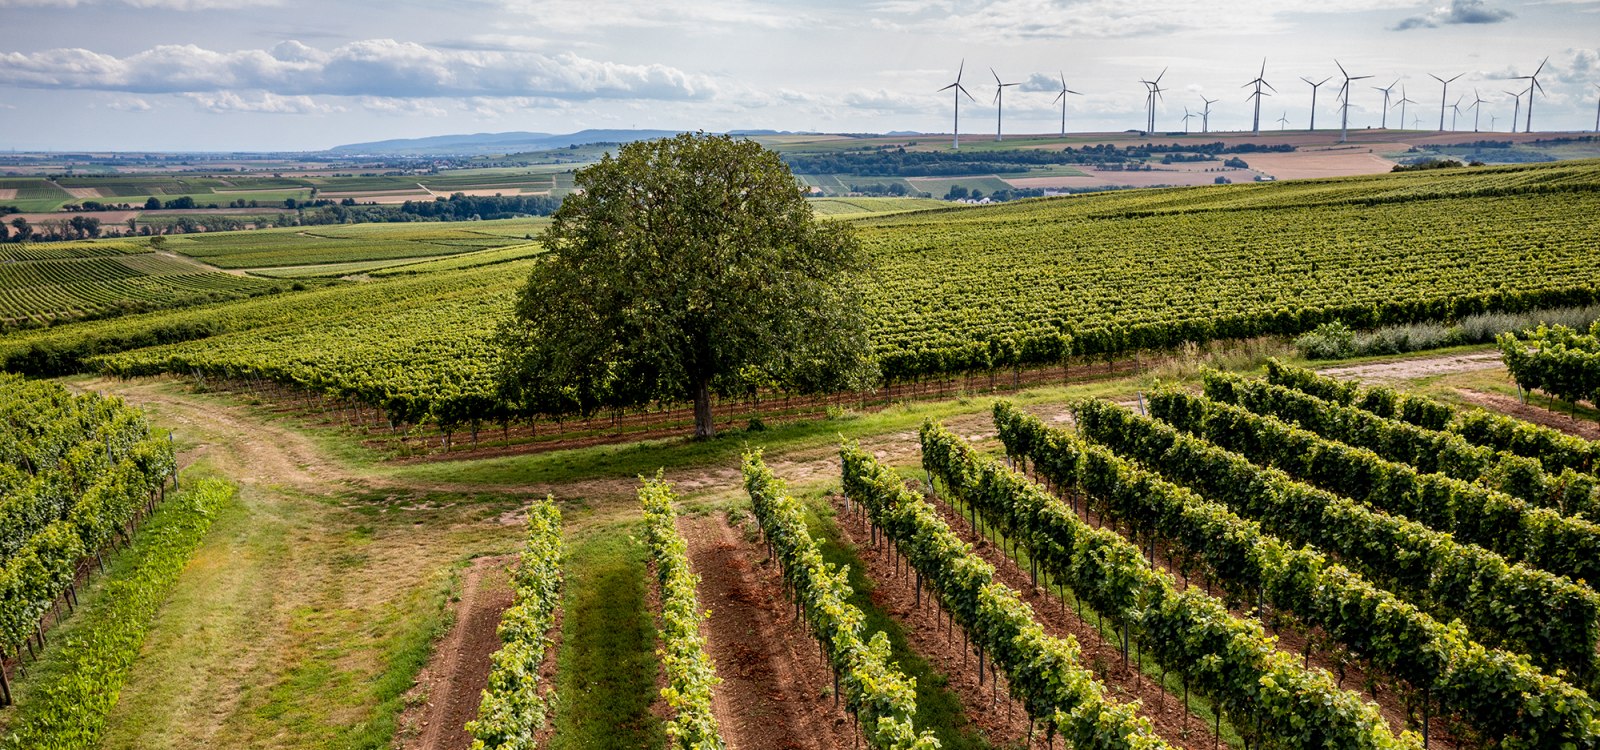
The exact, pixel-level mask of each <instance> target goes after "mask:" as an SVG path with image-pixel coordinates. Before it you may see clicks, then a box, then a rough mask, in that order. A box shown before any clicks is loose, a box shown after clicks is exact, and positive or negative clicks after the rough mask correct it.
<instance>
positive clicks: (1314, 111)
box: [1286, 76, 1333, 130]
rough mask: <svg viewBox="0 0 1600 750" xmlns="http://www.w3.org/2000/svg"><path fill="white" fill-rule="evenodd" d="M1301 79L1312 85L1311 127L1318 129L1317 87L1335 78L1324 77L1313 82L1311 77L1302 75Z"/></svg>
mask: <svg viewBox="0 0 1600 750" xmlns="http://www.w3.org/2000/svg"><path fill="white" fill-rule="evenodd" d="M1300 80H1302V81H1305V82H1306V83H1307V84H1310V86H1311V129H1312V130H1316V129H1317V88H1318V87H1319V86H1321V85H1322V84H1324V83H1327V82H1328V81H1331V80H1333V79H1332V78H1324V79H1322V80H1320V81H1317V82H1315V83H1312V81H1311V79H1310V78H1306V77H1305V76H1301V77H1300ZM1286 114H1287V113H1286Z"/></svg>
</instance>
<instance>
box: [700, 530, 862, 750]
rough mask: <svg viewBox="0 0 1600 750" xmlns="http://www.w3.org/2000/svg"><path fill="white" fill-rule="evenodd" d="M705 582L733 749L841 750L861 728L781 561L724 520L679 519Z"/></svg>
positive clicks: (722, 707)
mask: <svg viewBox="0 0 1600 750" xmlns="http://www.w3.org/2000/svg"><path fill="white" fill-rule="evenodd" d="M679 527H680V528H681V529H682V531H683V536H684V540H685V541H687V542H688V544H689V559H690V563H691V565H693V567H694V569H695V571H696V572H698V573H699V575H700V576H701V578H700V588H699V596H700V606H701V607H702V608H708V609H709V610H710V617H709V618H708V619H707V620H706V621H705V623H704V624H703V625H702V626H701V630H702V632H703V633H704V634H705V637H706V652H707V653H708V654H710V656H711V659H712V661H713V662H715V663H716V666H717V676H718V677H721V678H722V683H721V684H719V685H717V687H716V689H715V691H714V693H713V696H712V709H713V711H714V712H715V713H716V716H717V721H718V723H719V724H720V725H721V728H722V736H723V738H724V739H725V740H727V743H728V748H729V750H842V749H843V748H848V747H851V745H852V740H853V733H854V727H853V725H852V724H851V722H850V719H849V718H848V715H847V714H846V713H845V711H844V709H843V708H842V707H840V708H835V707H834V703H833V700H832V699H831V698H825V697H824V693H825V692H831V691H832V689H833V677H832V673H831V672H830V671H829V668H828V665H827V662H825V661H824V660H823V658H822V655H821V654H820V653H818V651H817V647H816V641H814V640H813V639H812V638H811V637H810V635H809V633H808V632H806V626H805V623H804V621H803V620H801V621H797V620H796V619H795V618H794V617H793V609H792V608H791V607H790V605H789V602H788V600H787V599H786V598H785V597H784V594H783V585H782V579H781V578H780V577H779V574H778V571H777V569H776V566H775V565H773V564H772V563H770V562H764V561H762V559H761V558H762V557H763V555H762V554H761V550H760V548H759V547H757V546H756V545H755V544H753V543H749V542H746V541H744V540H743V539H741V538H740V534H739V532H738V531H736V530H735V529H734V528H733V527H731V526H729V525H728V523H727V521H726V519H725V518H724V517H722V516H720V515H718V516H704V517H699V518H685V519H682V520H681V521H680V522H679Z"/></svg>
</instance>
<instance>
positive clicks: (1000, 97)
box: [989, 68, 1017, 143]
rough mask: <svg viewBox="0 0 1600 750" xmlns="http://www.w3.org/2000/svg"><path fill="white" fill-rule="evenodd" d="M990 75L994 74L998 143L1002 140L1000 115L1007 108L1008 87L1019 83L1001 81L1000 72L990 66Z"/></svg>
mask: <svg viewBox="0 0 1600 750" xmlns="http://www.w3.org/2000/svg"><path fill="white" fill-rule="evenodd" d="M989 75H992V76H994V140H995V142H996V143H999V142H1000V133H1001V131H1000V115H1001V114H1003V112H1002V110H1003V109H1005V106H1006V103H1005V93H1006V87H1007V86H1016V85H1017V84H1015V83H1001V82H1000V74H999V73H996V72H994V68H990V69H989Z"/></svg>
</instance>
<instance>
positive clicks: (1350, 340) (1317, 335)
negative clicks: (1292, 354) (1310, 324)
mask: <svg viewBox="0 0 1600 750" xmlns="http://www.w3.org/2000/svg"><path fill="white" fill-rule="evenodd" d="M1355 342H1356V332H1355V331H1353V330H1350V326H1347V325H1345V324H1344V323H1343V322H1342V321H1337V320H1336V321H1333V322H1331V323H1323V324H1322V325H1320V326H1317V328H1316V330H1314V331H1312V332H1310V333H1307V334H1304V335H1302V336H1301V337H1300V338H1297V339H1295V340H1294V348H1296V349H1299V350H1300V353H1301V354H1303V355H1305V357H1306V358H1307V359H1340V358H1342V357H1348V356H1351V355H1352V354H1354V353H1355Z"/></svg>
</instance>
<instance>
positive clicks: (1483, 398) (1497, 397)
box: [1455, 388, 1600, 440]
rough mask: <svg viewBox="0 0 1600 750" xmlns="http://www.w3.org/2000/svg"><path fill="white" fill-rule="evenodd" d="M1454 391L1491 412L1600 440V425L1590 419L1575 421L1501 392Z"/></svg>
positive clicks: (1559, 413)
mask: <svg viewBox="0 0 1600 750" xmlns="http://www.w3.org/2000/svg"><path fill="white" fill-rule="evenodd" d="M1455 392H1456V395H1458V396H1460V397H1461V399H1462V400H1463V401H1466V402H1467V403H1469V404H1474V405H1477V406H1481V407H1483V408H1485V409H1488V410H1489V411H1492V412H1498V413H1500V414H1504V415H1506V416H1510V417H1516V418H1517V419H1521V420H1523V421H1526V422H1532V423H1534V424H1537V425H1543V426H1545V427H1549V428H1550V429H1553V430H1560V431H1562V432H1565V433H1567V434H1568V435H1576V436H1578V437H1581V438H1583V439H1585V440H1600V423H1595V422H1591V421H1589V420H1587V419H1574V418H1572V417H1570V416H1568V415H1566V414H1563V413H1561V412H1560V411H1551V410H1550V409H1547V408H1545V407H1543V406H1537V405H1535V404H1534V403H1527V404H1524V403H1522V402H1521V401H1518V400H1517V399H1514V398H1512V397H1510V396H1506V395H1502V394H1499V393H1489V392H1486V391H1478V390H1470V389H1466V388H1457V389H1455ZM1530 399H1532V400H1535V401H1542V400H1544V397H1543V396H1531V397H1530Z"/></svg>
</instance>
